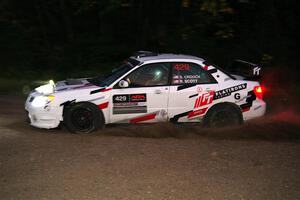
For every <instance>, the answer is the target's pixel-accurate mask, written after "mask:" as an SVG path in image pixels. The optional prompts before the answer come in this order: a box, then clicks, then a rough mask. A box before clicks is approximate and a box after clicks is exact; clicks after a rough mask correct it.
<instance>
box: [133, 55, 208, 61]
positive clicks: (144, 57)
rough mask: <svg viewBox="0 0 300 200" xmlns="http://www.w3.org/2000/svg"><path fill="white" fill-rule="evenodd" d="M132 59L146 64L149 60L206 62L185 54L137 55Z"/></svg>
mask: <svg viewBox="0 0 300 200" xmlns="http://www.w3.org/2000/svg"><path fill="white" fill-rule="evenodd" d="M131 58H133V59H135V60H138V61H140V62H145V61H149V60H169V59H192V60H198V61H202V62H203V61H204V59H202V58H199V57H196V56H190V55H183V54H156V55H155V54H152V55H141V56H140V55H136V56H132V57H131Z"/></svg>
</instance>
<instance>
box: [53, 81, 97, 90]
mask: <svg viewBox="0 0 300 200" xmlns="http://www.w3.org/2000/svg"><path fill="white" fill-rule="evenodd" d="M89 87H91V88H92V87H97V86H96V85H93V84H92V83H90V82H88V81H87V78H81V79H67V80H63V81H58V82H57V83H56V84H55V87H54V88H55V89H54V92H59V91H64V90H75V89H83V88H89Z"/></svg>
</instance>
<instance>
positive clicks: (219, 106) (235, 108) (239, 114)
mask: <svg viewBox="0 0 300 200" xmlns="http://www.w3.org/2000/svg"><path fill="white" fill-rule="evenodd" d="M223 109H229V110H232V112H235V114H236V117H237V120H238V124H243V122H244V120H243V114H242V111H241V108H240V107H239V106H238V105H236V104H235V103H232V102H221V103H217V104H214V105H213V106H211V107H210V108H209V109H208V111H207V112H206V114H205V116H204V118H203V125H204V126H206V127H211V122H210V120H211V119H210V118H211V117H212V115H213V113H215V112H218V111H220V110H223Z"/></svg>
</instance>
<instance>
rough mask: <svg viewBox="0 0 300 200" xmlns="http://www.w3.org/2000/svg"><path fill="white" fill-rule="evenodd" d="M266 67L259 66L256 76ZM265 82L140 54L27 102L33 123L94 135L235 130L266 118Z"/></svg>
mask: <svg viewBox="0 0 300 200" xmlns="http://www.w3.org/2000/svg"><path fill="white" fill-rule="evenodd" d="M259 69H260V68H259V67H257V66H255V67H254V68H253V71H254V73H259V71H258V70H259ZM262 96H263V88H262V87H261V86H260V84H259V82H257V81H251V80H247V78H245V77H244V76H239V75H232V74H229V73H227V72H225V71H223V70H222V69H220V68H218V67H216V66H215V65H212V64H210V63H208V62H207V61H205V60H204V59H201V58H199V57H194V56H188V55H177V54H155V53H152V52H138V53H137V54H135V55H134V56H132V57H130V58H129V59H127V61H125V62H124V64H123V65H121V66H120V67H119V68H117V69H115V70H114V71H112V73H111V74H108V75H107V76H105V77H103V78H85V79H69V80H65V81H59V82H57V83H56V84H54V82H53V81H51V82H50V83H49V84H47V85H43V86H40V87H38V88H36V89H35V90H34V91H33V92H31V93H30V94H29V96H28V98H27V100H26V104H25V109H26V111H28V117H29V120H30V124H31V125H32V126H35V127H38V128H47V129H50V128H55V127H58V126H59V124H61V123H63V124H64V125H65V126H66V127H67V128H68V129H69V130H70V131H72V132H76V133H81V132H91V131H94V130H96V129H98V128H101V127H103V126H104V125H105V124H111V123H152V122H165V121H171V122H202V124H203V125H205V126H206V127H222V126H232V125H238V124H241V123H243V121H244V120H249V119H252V118H256V117H260V116H263V115H264V114H265V111H266V103H265V102H264V101H263V99H262Z"/></svg>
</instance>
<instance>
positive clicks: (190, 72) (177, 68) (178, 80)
mask: <svg viewBox="0 0 300 200" xmlns="http://www.w3.org/2000/svg"><path fill="white" fill-rule="evenodd" d="M171 65H172V70H173V74H172V84H173V85H177V84H204V83H216V80H215V79H214V78H213V77H212V76H211V75H210V74H209V73H208V72H206V71H205V70H203V69H202V67H201V66H199V65H197V64H194V63H172V64H171Z"/></svg>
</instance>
